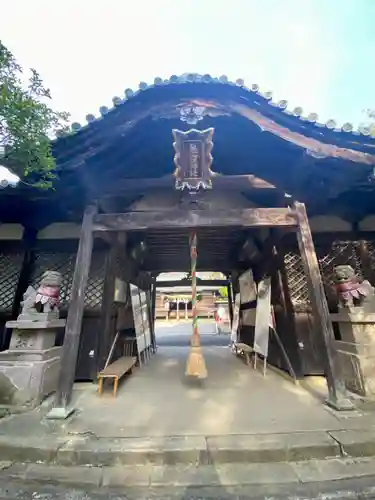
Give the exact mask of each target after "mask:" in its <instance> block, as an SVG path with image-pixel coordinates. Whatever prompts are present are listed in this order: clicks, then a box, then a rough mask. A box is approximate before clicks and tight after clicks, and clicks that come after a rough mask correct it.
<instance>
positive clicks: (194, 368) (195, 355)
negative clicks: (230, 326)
mask: <svg viewBox="0 0 375 500" xmlns="http://www.w3.org/2000/svg"><path fill="white" fill-rule="evenodd" d="M189 244H190V258H191V306H192V313H193V335H192V338H191V344H190V351H189V356H188V359H187V362H186V372H185V374H186V376H187V377H196V378H199V379H204V378H206V377H207V369H206V363H205V361H204V357H203V353H202V348H201V342H200V335H199V330H198V308H197V305H198V304H197V257H198V255H197V233H196V232H192V233H191V235H190V241H189Z"/></svg>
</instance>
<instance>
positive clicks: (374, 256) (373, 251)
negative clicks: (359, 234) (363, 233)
mask: <svg viewBox="0 0 375 500" xmlns="http://www.w3.org/2000/svg"><path fill="white" fill-rule="evenodd" d="M366 244H367V250H368V255H369V258H370V263H371V268H372V269H374V270H375V241H366Z"/></svg>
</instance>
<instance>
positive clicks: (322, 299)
mask: <svg viewBox="0 0 375 500" xmlns="http://www.w3.org/2000/svg"><path fill="white" fill-rule="evenodd" d="M294 210H295V216H296V220H297V223H298V226H297V240H298V246H299V250H300V253H301V258H302V262H303V266H304V269H305V273H306V277H307V283H308V289H309V296H310V301H311V306H312V309H313V313H314V322H315V327H316V331H317V332H319V334H320V335H321V336H322V341H323V345H324V352H322V355H323V356H324V358H325V372H326V378H327V385H328V399H327V404H328V405H329V406H332V407H333V408H335V409H337V410H349V409H353V408H354V406H353V404H352V403H351V401H350V400H349V399H348V398H347V393H346V389H345V385H344V382H343V379H342V377H341V367H340V364H339V359H338V354H337V351H336V348H335V345H334V341H335V336H334V332H333V327H332V322H331V319H330V315H329V309H328V303H327V299H326V296H325V292H324V287H323V280H322V276H321V274H320V269H319V262H318V258H317V256H316V252H315V247H314V242H313V239H312V234H311V230H310V225H309V221H308V218H307V213H306V208H305V205H304V204H303V203H299V202H296V203H295V204H294Z"/></svg>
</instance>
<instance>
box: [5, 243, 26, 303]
mask: <svg viewBox="0 0 375 500" xmlns="http://www.w3.org/2000/svg"><path fill="white" fill-rule="evenodd" d="M23 257H24V254H23V253H22V252H19V253H12V254H4V253H0V311H2V312H11V310H12V307H13V303H14V297H15V294H16V289H17V285H18V280H19V277H20V272H21V268H22V262H23Z"/></svg>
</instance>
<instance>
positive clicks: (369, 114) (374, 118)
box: [364, 109, 375, 137]
mask: <svg viewBox="0 0 375 500" xmlns="http://www.w3.org/2000/svg"><path fill="white" fill-rule="evenodd" d="M365 115H366V122H365V123H364V125H365V126H367V127H370V128H371V135H372V136H373V137H375V109H366V110H365Z"/></svg>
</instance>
